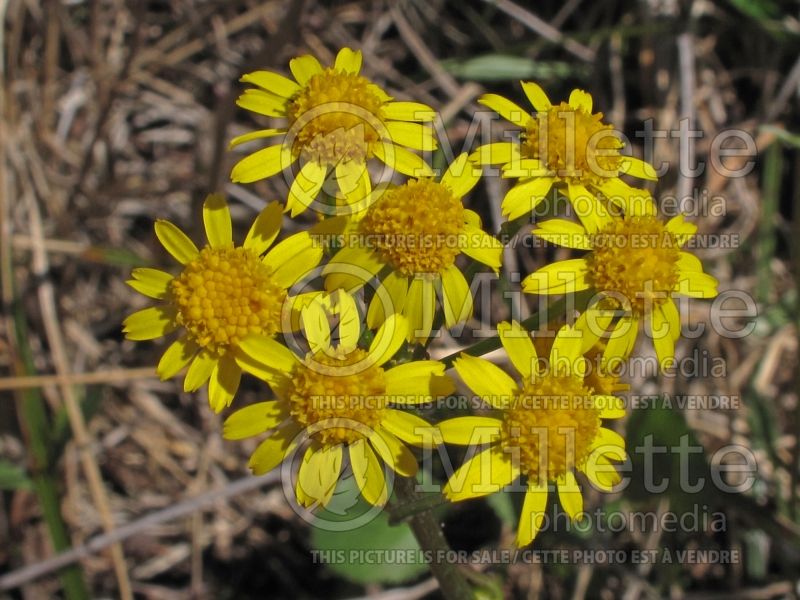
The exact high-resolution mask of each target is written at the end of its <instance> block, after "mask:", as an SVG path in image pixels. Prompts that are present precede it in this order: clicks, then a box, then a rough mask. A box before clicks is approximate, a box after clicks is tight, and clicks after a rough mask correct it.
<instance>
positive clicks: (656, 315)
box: [650, 300, 675, 369]
mask: <svg viewBox="0 0 800 600" xmlns="http://www.w3.org/2000/svg"><path fill="white" fill-rule="evenodd" d="M667 303H668V304H672V305H673V306H674V304H673V302H672V301H671V300H668V301H667ZM650 334H651V335H652V337H653V347H654V348H655V350H656V357H657V358H658V364H659V365H661V368H662V369H663V368H664V366H665V365H666V364H667V362H669V361H672V359H674V358H675V337H674V334H673V332H672V331H671V330H670V323H669V321H668V320H667V316H666V315H665V314H664V310H663V309H662V308H661V306H655V307H653V311H652V313H651V314H650Z"/></svg>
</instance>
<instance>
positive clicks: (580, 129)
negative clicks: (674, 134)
mask: <svg viewBox="0 0 800 600" xmlns="http://www.w3.org/2000/svg"><path fill="white" fill-rule="evenodd" d="M520 83H521V84H522V89H523V91H524V92H525V95H526V96H527V97H528V100H530V102H531V104H532V105H533V108H534V109H535V110H536V111H537V114H536V115H531V114H530V113H528V111H526V110H525V109H523V108H521V107H520V106H518V105H517V104H515V103H514V102H512V101H511V100H508V99H507V98H504V97H502V96H498V95H497V94H485V95H484V96H482V97H481V98H480V99H479V100H478V102H479V103H481V104H483V105H484V106H487V107H488V108H491V109H492V110H494V111H496V112H497V113H498V114H499V115H500V116H501V117H503V118H504V119H506V120H507V121H509V122H511V123H513V124H514V125H517V126H518V127H520V128H522V130H523V131H522V134H521V135H520V139H519V141H516V142H495V143H491V144H486V145H484V146H481V147H479V148H478V149H477V150H476V151H475V152H474V153H473V154H472V155H471V156H470V158H471V159H473V160H475V161H477V162H479V163H480V164H490V165H503V171H504V172H503V177H509V178H519V181H518V183H517V185H515V186H514V187H513V188H511V190H509V192H508V194H506V196H505V198H504V199H503V204H502V211H503V214H504V215H507V216H508V218H509V219H516V218H517V217H520V216H522V215H524V214H528V213H530V212H531V211H532V210H533V209H534V208H536V206H537V204H539V203H540V202H541V201H543V200H544V199H545V197H547V194H548V193H549V192H550V189H551V188H552V187H553V186H554V185H555V186H558V187H559V188H560V189H561V190H562V191H563V192H564V193H565V194H566V196H567V197H568V198H569V200H570V201H571V203H572V206H573V208H574V209H575V212H576V214H577V215H578V217H579V218H580V219H581V221H582V222H583V223H584V225H586V226H587V228H592V225H591V224H592V221H593V219H594V215H595V214H596V213H598V212H604V208H603V206H602V203H601V200H600V199H598V198H597V194H598V193H601V194H603V195H604V196H605V197H606V198H607V199H608V200H610V201H612V202H616V203H617V204H620V205H621V206H622V207H623V208H625V204H624V200H625V199H626V198H628V197H629V196H630V194H631V192H632V190H634V188H631V187H630V186H628V185H627V184H626V183H625V182H623V181H622V180H621V179H620V178H619V176H620V175H621V174H628V175H632V176H634V177H638V178H640V179H650V180H655V179H656V178H657V176H656V172H655V170H654V169H653V167H651V166H650V165H649V164H647V163H645V162H644V161H642V160H640V159H638V158H634V157H631V156H624V155H622V154H621V153H620V150H621V149H622V148H623V145H624V144H623V142H622V141H621V140H620V139H619V138H618V137H617V136H616V135H615V134H614V130H613V127H612V126H611V125H609V124H606V123H603V121H602V119H603V114H602V113H592V104H593V102H592V97H591V95H589V94H588V93H587V92H585V91H583V90H573V91H572V93H571V94H570V96H569V102H561V103H560V104H551V102H550V99H549V98H548V97H547V94H545V92H544V90H542V88H541V87H539V86H538V85H537V84H535V83H533V82H529V81H523V82H520ZM639 192H641V194H646V192H644V191H641V190H639Z"/></svg>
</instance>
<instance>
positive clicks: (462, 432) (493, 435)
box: [438, 417, 503, 446]
mask: <svg viewBox="0 0 800 600" xmlns="http://www.w3.org/2000/svg"><path fill="white" fill-rule="evenodd" d="M438 427H439V431H440V432H441V434H442V440H443V441H444V442H445V443H446V444H456V445H458V446H475V445H480V444H490V443H492V442H494V441H496V440H497V439H498V437H499V436H500V432H501V430H502V427H503V422H502V421H500V420H499V419H493V418H491V417H455V418H454V419H447V420H445V421H442V422H441V423H439V424H438Z"/></svg>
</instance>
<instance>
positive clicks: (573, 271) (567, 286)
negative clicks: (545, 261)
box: [522, 258, 589, 294]
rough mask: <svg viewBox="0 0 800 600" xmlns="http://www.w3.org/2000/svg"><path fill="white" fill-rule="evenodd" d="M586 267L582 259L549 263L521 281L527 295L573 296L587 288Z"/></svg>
mask: <svg viewBox="0 0 800 600" xmlns="http://www.w3.org/2000/svg"><path fill="white" fill-rule="evenodd" d="M587 272H588V265H587V264H586V260H584V259H583V258H572V259H569V260H561V261H558V262H555V263H551V264H549V265H546V266H544V267H542V268H541V269H539V270H538V271H535V272H534V273H531V274H530V275H528V276H527V277H526V278H525V279H523V281H522V291H524V292H525V293H527V294H574V293H575V292H580V291H582V290H586V289H588V288H589V284H588V282H587V281H586V274H587Z"/></svg>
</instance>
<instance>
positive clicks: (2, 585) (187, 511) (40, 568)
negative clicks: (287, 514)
mask: <svg viewBox="0 0 800 600" xmlns="http://www.w3.org/2000/svg"><path fill="white" fill-rule="evenodd" d="M279 477H280V473H279V472H278V471H273V472H272V473H269V474H267V475H264V476H263V477H243V478H242V479H238V480H236V481H234V482H233V483H229V484H228V485H226V486H225V487H224V488H222V489H218V490H212V491H210V492H206V493H204V494H200V495H198V496H193V497H191V498H187V499H185V500H183V501H181V502H178V503H177V504H174V505H172V506H170V507H168V508H164V509H161V510H157V511H155V512H152V513H150V514H148V515H145V516H143V517H140V518H138V519H136V520H135V521H133V522H132V523H128V524H127V525H122V526H121V527H118V528H116V529H114V530H113V531H111V532H109V533H104V534H102V535H98V536H96V537H94V538H92V539H91V540H89V541H88V542H87V543H85V544H83V545H82V546H76V547H75V548H73V549H72V550H69V551H67V552H63V553H62V554H59V555H57V556H53V557H52V558H48V559H47V560H43V561H41V562H37V563H35V564H33V565H29V566H27V567H22V568H21V569H17V570H16V571H12V572H11V573H8V574H6V575H3V576H2V577H0V591H5V590H10V589H13V588H16V587H19V586H21V585H25V584H26V583H28V582H29V581H33V580H34V579H37V578H39V577H43V576H45V575H47V574H48V573H52V572H53V571H57V570H58V569H61V568H63V567H65V566H67V565H70V564H72V563H75V562H77V561H79V560H82V559H85V558H87V557H89V556H91V555H92V554H96V553H97V552H100V551H102V550H104V549H106V548H108V547H109V546H112V545H118V544H119V543H120V542H122V541H123V540H126V539H128V538H129V537H132V536H134V535H137V534H139V533H142V532H143V531H144V530H146V529H147V528H148V527H153V526H155V525H160V524H161V523H166V522H168V521H174V520H175V519H180V518H183V517H186V516H188V515H191V514H194V513H195V512H196V511H198V510H201V509H203V508H206V507H207V506H211V505H212V504H215V503H217V502H219V501H221V500H227V499H228V498H232V497H233V496H237V495H239V494H244V493H245V492H249V491H252V490H257V489H258V488H260V487H262V486H265V485H271V484H273V483H276V482H277V481H278V478H279Z"/></svg>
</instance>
